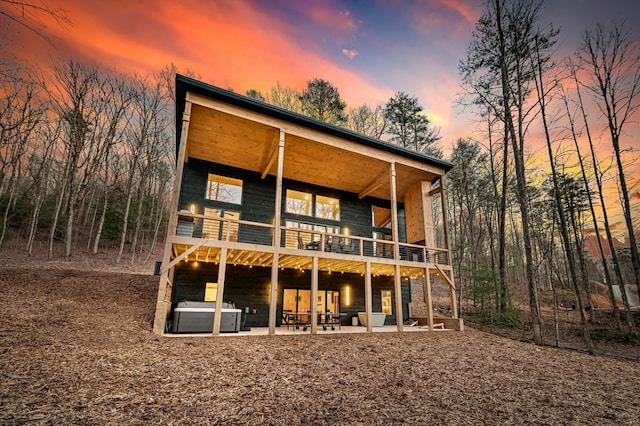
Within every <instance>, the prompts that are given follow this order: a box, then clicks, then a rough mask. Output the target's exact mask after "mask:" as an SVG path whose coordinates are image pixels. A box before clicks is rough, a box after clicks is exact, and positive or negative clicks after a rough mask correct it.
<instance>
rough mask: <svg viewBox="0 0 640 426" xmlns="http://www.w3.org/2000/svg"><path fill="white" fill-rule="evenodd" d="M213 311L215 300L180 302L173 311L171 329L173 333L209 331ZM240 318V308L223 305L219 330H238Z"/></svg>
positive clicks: (211, 330) (228, 331) (211, 328)
mask: <svg viewBox="0 0 640 426" xmlns="http://www.w3.org/2000/svg"><path fill="white" fill-rule="evenodd" d="M215 311H216V303H215V302H194V301H185V302H180V303H178V305H177V306H176V308H175V309H174V311H173V327H172V329H171V331H172V332H173V333H211V332H213V315H214V313H215ZM241 318H242V310H241V309H236V308H233V307H228V305H227V307H225V306H224V305H223V307H222V317H221V319H220V332H221V333H237V332H238V331H240V322H241Z"/></svg>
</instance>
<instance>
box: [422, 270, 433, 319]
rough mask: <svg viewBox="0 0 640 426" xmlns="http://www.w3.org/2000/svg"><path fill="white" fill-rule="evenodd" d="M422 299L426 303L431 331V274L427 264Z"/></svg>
mask: <svg viewBox="0 0 640 426" xmlns="http://www.w3.org/2000/svg"><path fill="white" fill-rule="evenodd" d="M424 301H425V303H426V304H427V323H428V324H429V331H433V300H432V298H431V274H429V267H428V266H427V267H426V268H425V269H424Z"/></svg>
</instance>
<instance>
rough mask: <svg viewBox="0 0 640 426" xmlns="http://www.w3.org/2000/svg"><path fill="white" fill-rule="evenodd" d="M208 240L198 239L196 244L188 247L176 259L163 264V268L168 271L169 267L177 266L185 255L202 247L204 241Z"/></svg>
mask: <svg viewBox="0 0 640 426" xmlns="http://www.w3.org/2000/svg"><path fill="white" fill-rule="evenodd" d="M206 242H207V240H200V241H198V242H197V243H196V244H194V245H192V246H191V247H189V248H188V249H186V250H185V251H183V252H182V253H181V254H180V255H179V256H178V257H176V258H175V259H173V260H172V261H171V262H169V264H168V265H167V266H166V269H165V267H164V266H163V268H162V269H163V270H164V271H165V272H166V271H168V270H169V269H171V268H173V267H174V266H176V264H177V263H178V262H180V261H181V260H182V259H184V258H185V257H187V256H189V255H190V254H191V253H193V252H194V251H196V250H198V249H199V248H200V247H202V246H203V245H204V243H206Z"/></svg>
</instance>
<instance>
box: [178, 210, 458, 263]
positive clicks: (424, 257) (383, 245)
mask: <svg viewBox="0 0 640 426" xmlns="http://www.w3.org/2000/svg"><path fill="white" fill-rule="evenodd" d="M280 229H281V238H280V242H279V247H281V248H287V249H293V250H300V251H318V252H323V253H334V254H341V255H347V256H348V255H352V256H361V257H373V258H383V259H398V258H399V259H400V260H402V261H408V262H419V263H438V264H444V265H446V264H447V262H448V256H447V250H445V249H441V248H432V247H426V246H423V245H419V244H409V243H398V251H397V253H396V250H395V243H394V242H393V241H388V240H381V239H376V238H370V237H361V236H355V235H347V234H338V233H334V232H323V231H315V230H308V229H300V228H291V227H287V226H281V228H280ZM175 231H176V233H175V235H176V236H178V237H190V238H204V239H208V240H214V241H227V242H237V243H245V244H256V245H262V246H272V245H273V235H274V225H273V224H268V223H260V222H250V221H245V220H238V219H233V218H224V217H214V216H205V215H199V214H192V213H186V212H179V213H178V223H177V227H176V230H175Z"/></svg>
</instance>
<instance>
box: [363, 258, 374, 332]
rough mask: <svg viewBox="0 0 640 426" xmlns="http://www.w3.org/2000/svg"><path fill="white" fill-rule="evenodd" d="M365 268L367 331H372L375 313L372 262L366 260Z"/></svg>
mask: <svg viewBox="0 0 640 426" xmlns="http://www.w3.org/2000/svg"><path fill="white" fill-rule="evenodd" d="M364 269H365V274H364V299H365V305H366V308H365V311H366V313H365V315H366V317H367V333H371V332H372V331H373V329H372V325H371V323H372V322H373V315H371V312H372V311H373V302H372V299H373V293H372V291H371V262H365V264H364Z"/></svg>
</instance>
